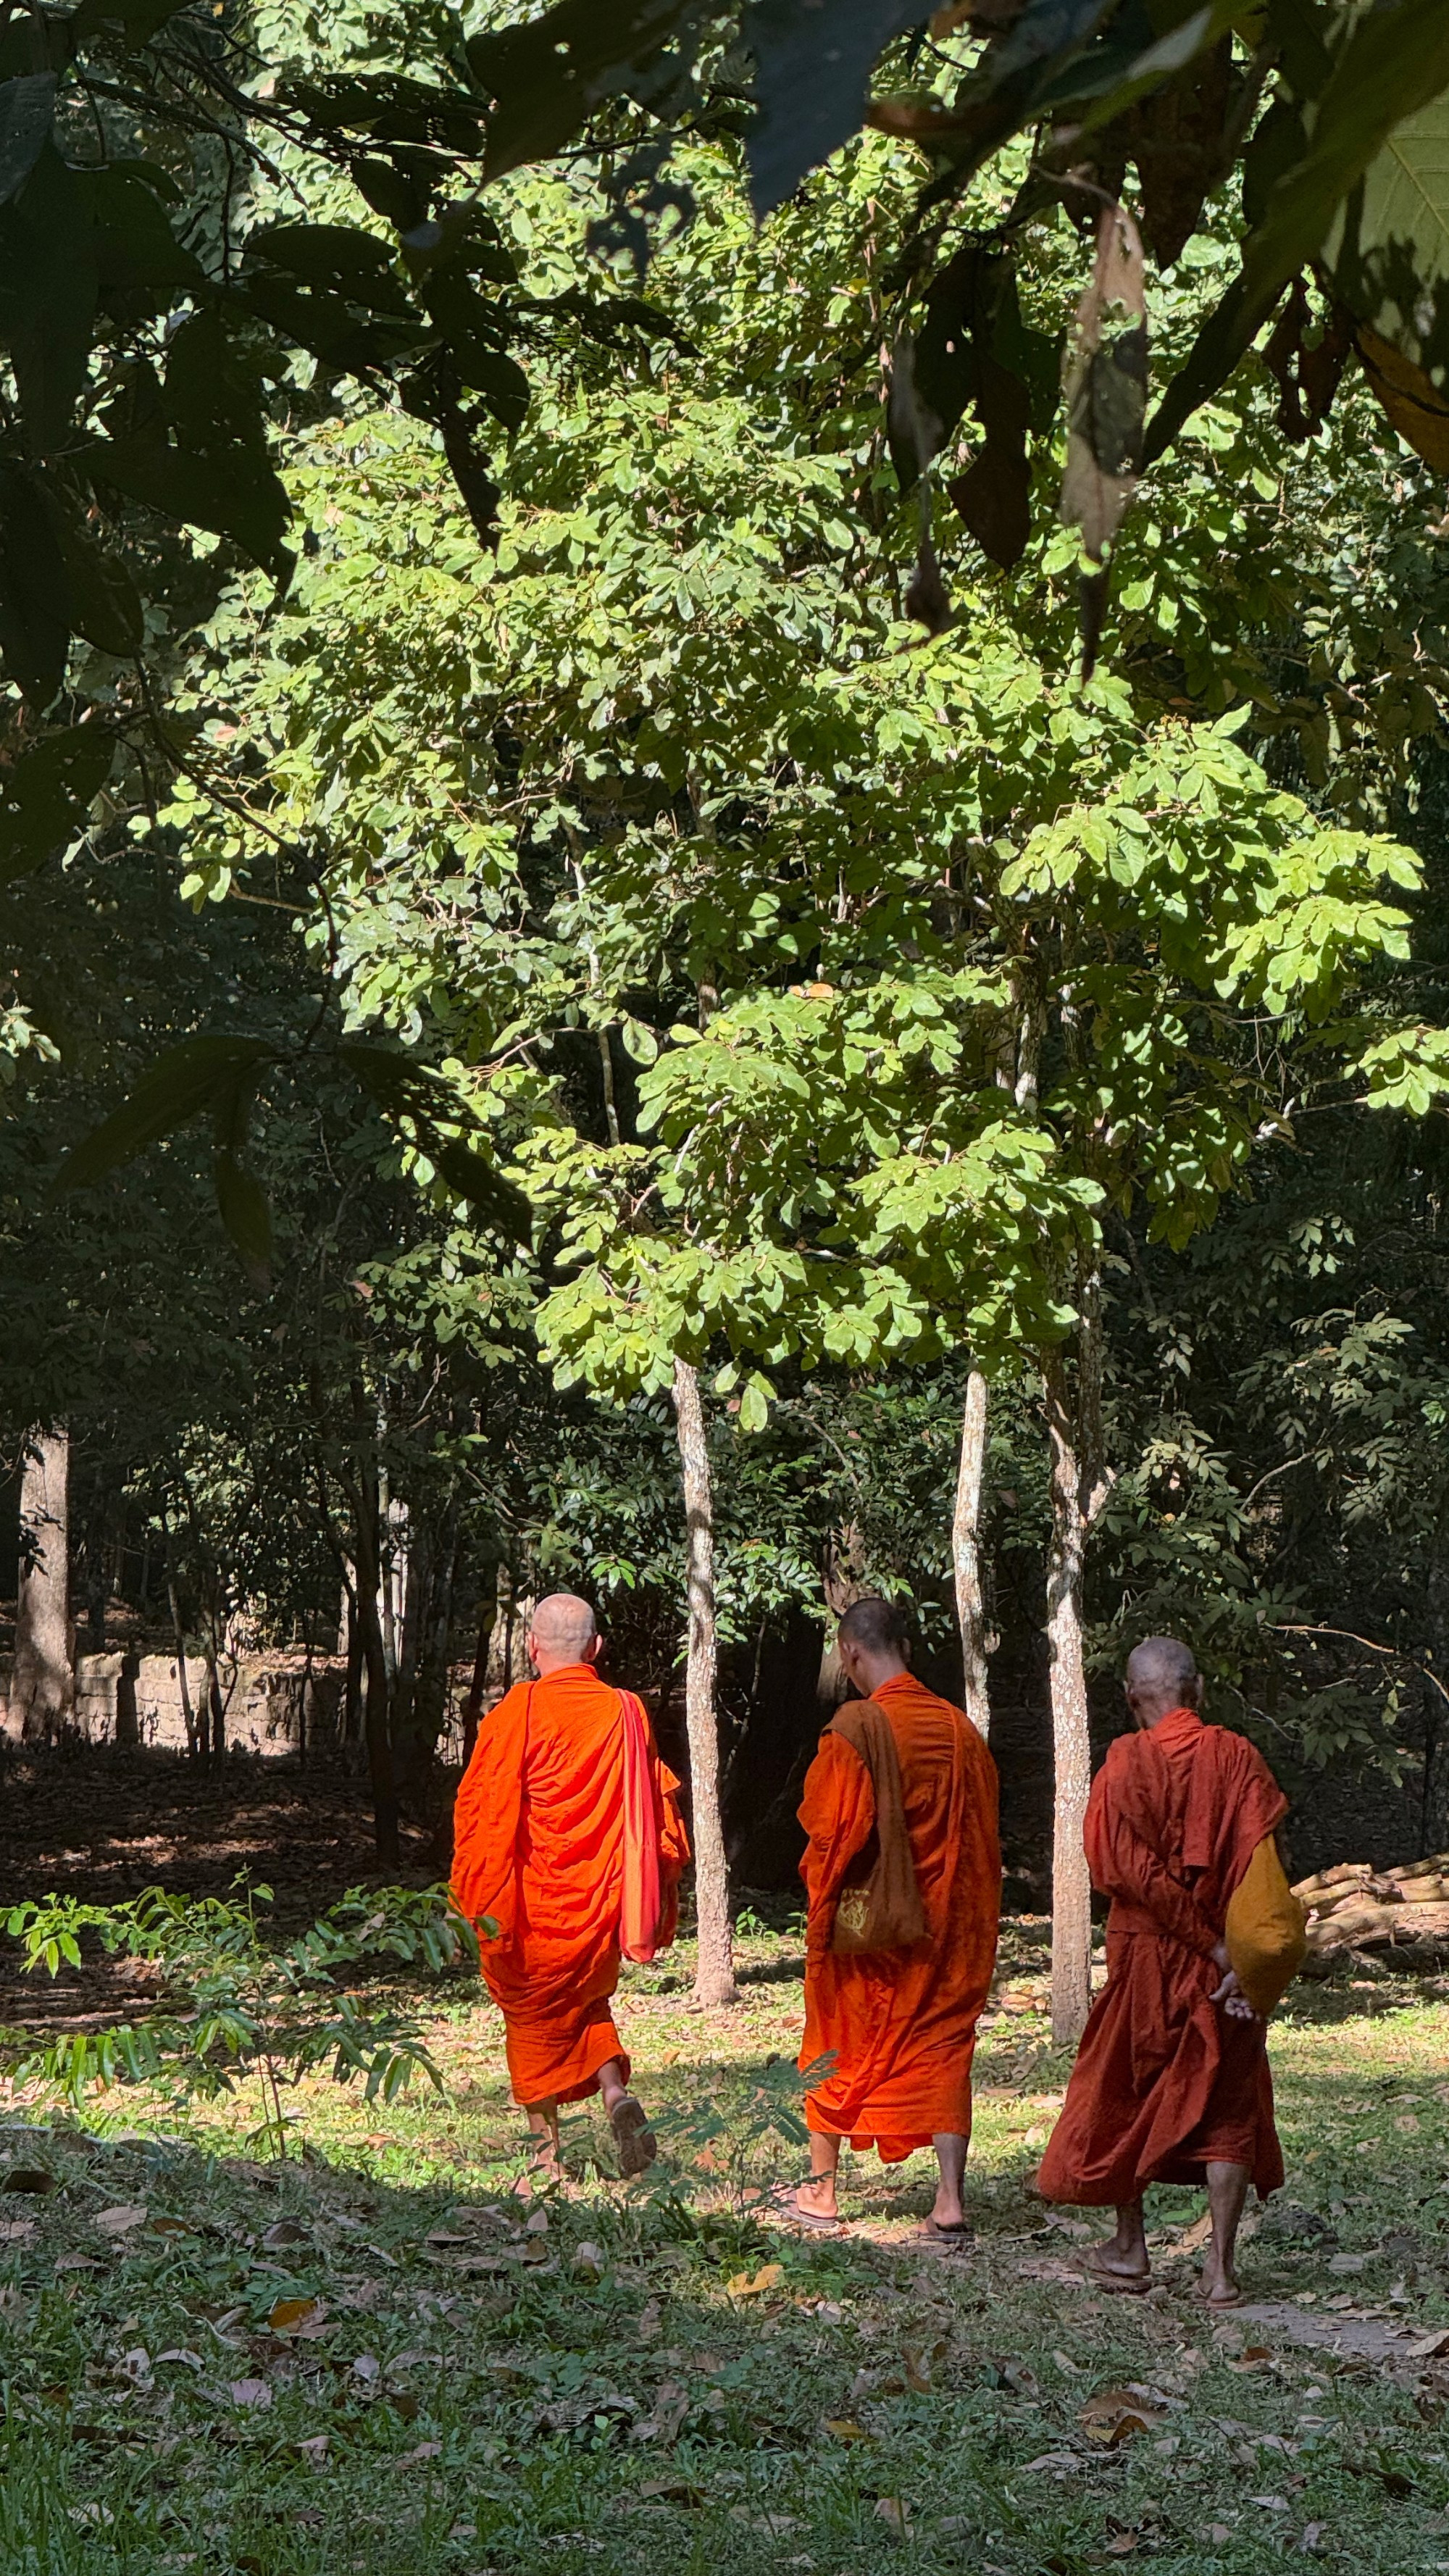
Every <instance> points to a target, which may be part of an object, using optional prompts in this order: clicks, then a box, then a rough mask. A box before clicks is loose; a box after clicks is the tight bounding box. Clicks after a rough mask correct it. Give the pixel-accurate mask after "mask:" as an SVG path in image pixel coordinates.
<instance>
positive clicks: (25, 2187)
mask: <svg viewBox="0 0 1449 2576" xmlns="http://www.w3.org/2000/svg"><path fill="white" fill-rule="evenodd" d="M54 2189H55V2176H54V2174H53V2173H47V2172H46V2170H45V2167H44V2165H16V2166H14V2167H13V2169H12V2170H11V2171H10V2172H9V2173H8V2174H5V2175H3V2176H0V2191H33V2192H47V2191H54Z"/></svg>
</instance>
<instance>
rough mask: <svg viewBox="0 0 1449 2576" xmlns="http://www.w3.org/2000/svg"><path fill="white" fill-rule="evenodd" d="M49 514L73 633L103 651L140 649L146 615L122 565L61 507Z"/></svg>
mask: <svg viewBox="0 0 1449 2576" xmlns="http://www.w3.org/2000/svg"><path fill="white" fill-rule="evenodd" d="M51 515H52V525H53V527H54V529H55V535H56V541H57V543H58V545H59V547H60V552H61V559H62V562H63V563H64V565H65V595H66V605H67V608H68V610H69V613H70V623H71V625H72V627H73V628H74V630H75V632H76V634H77V635H83V636H84V637H85V640H86V642H87V643H88V644H94V645H95V646H96V648H97V650H98V651H99V652H102V653H114V654H116V655H118V656H130V655H131V654H133V653H138V652H139V651H140V649H141V645H142V642H143V641H144V638H145V632H146V616H145V611H144V609H143V607H142V605H141V594H140V592H139V591H138V590H137V588H136V585H135V583H134V581H133V580H132V578H131V575H130V573H129V572H128V571H127V569H126V566H125V565H124V564H123V563H119V562H117V560H116V558H115V556H114V555H109V554H106V553H105V552H104V551H103V550H102V548H101V547H100V546H98V545H96V544H95V543H94V542H93V540H92V539H91V537H90V535H89V534H88V532H87V531H86V530H85V529H84V528H82V527H80V526H78V525H77V524H76V522H75V521H74V520H71V519H67V518H66V517H65V516H64V514H63V512H62V511H61V510H60V509H58V508H57V509H55V510H53V512H52V514H51Z"/></svg>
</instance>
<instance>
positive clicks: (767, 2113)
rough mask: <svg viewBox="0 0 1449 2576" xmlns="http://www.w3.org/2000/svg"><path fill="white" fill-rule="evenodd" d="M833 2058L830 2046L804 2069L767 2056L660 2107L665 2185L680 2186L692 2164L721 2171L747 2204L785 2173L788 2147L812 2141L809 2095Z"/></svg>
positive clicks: (736, 2197) (732, 2196)
mask: <svg viewBox="0 0 1449 2576" xmlns="http://www.w3.org/2000/svg"><path fill="white" fill-rule="evenodd" d="M834 2064H835V2056H834V2052H833V2051H831V2052H830V2053H829V2054H828V2055H827V2056H825V2057H820V2058H817V2059H816V2060H815V2062H814V2063H813V2065H810V2066H807V2067H806V2068H805V2070H804V2072H803V2074H802V2073H801V2072H799V2071H798V2070H797V2068H796V2067H795V2065H794V2063H793V2061H792V2060H790V2059H787V2058H782V2057H775V2056H772V2057H768V2058H766V2060H765V2062H764V2064H763V2066H755V2067H750V2068H748V2069H744V2068H742V2069H740V2070H738V2071H737V2072H736V2073H734V2074H733V2075H731V2076H724V2077H722V2079H721V2081H720V2082H719V2084H718V2086H717V2088H716V2089H715V2090H714V2091H712V2092H711V2093H708V2094H705V2095H703V2096H701V2097H700V2098H699V2099H698V2100H697V2101H695V2102H692V2103H689V2104H688V2105H683V2106H681V2107H680V2108H679V2109H678V2110H673V2111H663V2112H660V2113H659V2114H658V2116H657V2117H656V2118H655V2121H654V2124H653V2125H654V2132H655V2135H656V2136H657V2138H658V2140H659V2143H660V2145H661V2147H662V2148H663V2149H664V2151H665V2152H664V2157H663V2159H661V2169H660V2182H661V2184H662V2186H663V2188H664V2189H665V2190H667V2191H673V2190H675V2189H676V2188H677V2184H678V2180H679V2169H680V2167H681V2166H685V2165H693V2166H695V2167H696V2168H702V2169H703V2170H704V2171H705V2172H707V2173H709V2174H710V2175H712V2176H713V2177H714V2178H715V2180H716V2182H717V2184H718V2186H719V2188H720V2189H721V2190H722V2191H723V2192H725V2193H727V2195H728V2198H729V2202H730V2205H731V2207H732V2208H734V2209H736V2210H739V2211H743V2210H745V2209H746V2208H747V2207H748V2206H749V2205H750V2203H751V2202H752V2201H753V2200H755V2199H756V2198H758V2195H759V2193H760V2191H761V2190H762V2189H764V2188H766V2187H767V2186H768V2185H769V2184H771V2183H773V2182H775V2181H776V2180H777V2179H778V2174H779V2167H780V2160H781V2150H782V2149H784V2150H787V2151H788V2152H790V2153H792V2154H793V2153H796V2152H798V2150H799V2149H800V2148H801V2147H804V2146H808V2144H809V2140H810V2132H809V2130H808V2128H807V2127H806V2125H805V2122H804V2120H803V2119H802V2118H801V2116H800V2113H801V2106H802V2096H803V2095H804V2094H806V2093H811V2092H813V2091H814V2089H815V2087H816V2085H817V2084H821V2083H823V2082H824V2080H825V2078H826V2076H827V2075H828V2074H829V2073H830V2071H831V2069H832V2067H833V2066H834Z"/></svg>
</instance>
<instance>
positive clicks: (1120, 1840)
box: [1036, 1708, 1288, 2208]
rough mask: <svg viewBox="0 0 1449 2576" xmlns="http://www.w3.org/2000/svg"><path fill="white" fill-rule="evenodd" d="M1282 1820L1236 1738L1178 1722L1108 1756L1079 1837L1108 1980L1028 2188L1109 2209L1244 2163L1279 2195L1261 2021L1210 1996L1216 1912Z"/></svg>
mask: <svg viewBox="0 0 1449 2576" xmlns="http://www.w3.org/2000/svg"><path fill="white" fill-rule="evenodd" d="M1287 1807H1288V1801H1287V1799H1286V1798H1285V1797H1284V1795H1283V1792H1282V1790H1281V1789H1280V1788H1279V1786H1278V1783H1277V1781H1276V1780H1275V1779H1274V1777H1273V1774H1272V1772H1271V1771H1270V1770H1269V1768H1268V1765H1267V1763H1266V1762H1265V1761H1264V1760H1263V1757H1262V1755H1261V1753H1259V1752H1258V1751H1257V1750H1256V1749H1255V1747H1254V1746H1253V1745H1251V1744H1249V1743H1248V1741H1247V1739H1246V1737H1244V1736H1241V1735H1234V1734H1233V1733H1231V1732H1230V1730H1229V1729H1228V1728H1226V1727H1221V1726H1204V1724H1203V1722H1202V1720H1201V1718H1200V1717H1199V1716H1198V1715H1197V1713H1196V1711H1195V1710H1193V1709H1188V1708H1179V1709H1173V1710H1172V1711H1171V1712H1170V1713H1169V1715H1168V1716H1166V1717H1164V1718H1163V1719H1162V1720H1161V1721H1160V1722H1159V1724H1158V1725H1156V1726H1154V1727H1152V1728H1150V1729H1148V1730H1146V1731H1144V1732H1142V1733H1138V1734H1133V1735H1123V1736H1119V1737H1118V1739H1117V1741H1116V1743H1115V1744H1113V1745H1112V1746H1111V1748H1110V1750H1109V1752H1108V1755H1107V1759H1106V1761H1105V1762H1104V1763H1103V1765H1102V1768H1101V1770H1100V1771H1099V1772H1098V1774H1097V1777H1096V1780H1095V1781H1094V1782H1093V1785H1092V1794H1091V1798H1090V1800H1089V1801H1088V1805H1087V1821H1086V1828H1085V1840H1086V1846H1087V1859H1088V1861H1089V1863H1090V1865H1091V1871H1092V1878H1093V1882H1094V1884H1095V1885H1096V1886H1097V1887H1099V1888H1100V1889H1101V1890H1102V1891H1103V1893H1104V1894H1105V1895H1107V1896H1110V1897H1111V1899H1112V1908H1111V1912H1110V1914H1109V1915H1108V1917H1107V1983H1106V1985H1105V1987H1104V1988H1103V1991H1102V1993H1101V1994H1100V1995H1099V1996H1098V1998H1097V2000H1096V2002H1095V2004H1094V2005H1093V2007H1092V2011H1091V2015H1090V2018H1089V2020H1088V2022H1087V2027H1086V2029H1085V2031H1084V2032H1083V2034H1082V2045H1081V2049H1080V2051H1079V2053H1078V2056H1077V2062H1076V2065H1075V2067H1074V2068H1073V2070H1072V2078H1071V2082H1070V2083H1069V2084H1068V2086H1067V2096H1066V2101H1065V2103H1064V2105H1063V2107H1062V2115H1061V2118H1060V2119H1059V2120H1058V2122H1057V2125H1056V2127H1055V2129H1054V2130H1053V2132H1052V2136H1051V2139H1050V2142H1049V2144H1048V2146H1047V2151H1046V2154H1045V2156H1044V2157H1043V2159H1042V2165H1041V2170H1040V2172H1039V2174H1038V2176H1037V2183H1036V2187H1037V2189H1038V2191H1039V2192H1040V2193H1041V2194H1042V2196H1043V2198H1044V2199H1046V2200H1064V2201H1074V2202H1077V2203H1079V2204H1081V2205H1084V2206H1086V2207H1088V2208H1104V2207H1121V2206H1122V2205H1123V2204H1124V2203H1125V2202H1128V2201H1133V2200H1136V2199H1137V2197H1138V2196H1139V2194H1140V2193H1141V2192H1142V2190H1143V2189H1144V2187H1145V2185H1146V2184H1148V2183H1152V2182H1177V2183H1182V2182H1197V2183H1200V2182H1203V2181H1204V2180H1205V2179H1206V2174H1205V2170H1204V2168H1205V2167H1206V2166H1207V2165H1208V2164H1209V2163H1219V2162H1221V2163H1224V2164H1235V2165H1246V2166H1247V2167H1248V2170H1249V2173H1250V2175H1251V2177H1252V2180H1253V2183H1254V2185H1255V2187H1256V2189H1257V2192H1258V2194H1259V2197H1260V2198H1263V2197H1265V2196H1266V2194H1267V2193H1269V2192H1270V2191H1276V2190H1277V2189H1278V2186H1279V2185H1280V2183H1281V2182H1282V2180H1283V2154H1282V2149H1281V2148H1280V2146H1279V2144H1278V2133H1277V2130H1276V2129H1275V2127H1274V2125H1273V2084H1272V2078H1271V2076H1270V2074H1269V2072H1268V2052H1267V2047H1266V2045H1265V2033H1264V2028H1263V2024H1262V2023H1261V2022H1259V2021H1239V2020H1237V2019H1234V2018H1232V2017H1231V2016H1229V2015H1228V2014H1227V2013H1225V2012H1223V2011H1222V2009H1221V2007H1220V2006H1218V2005H1217V2004H1214V2003H1213V2002H1211V2000H1210V1997H1211V1996H1212V1993H1213V1990H1214V1988H1215V1987H1216V1986H1218V1985H1219V1984H1220V1983H1221V1982H1222V1975H1223V1972H1222V1970H1221V1969H1220V1968H1219V1967H1217V1966H1216V1964H1215V1963H1214V1960H1213V1956H1212V1953H1213V1950H1214V1948H1215V1946H1216V1945H1217V1943H1218V1942H1220V1941H1221V1940H1222V1937H1223V1925H1224V1922H1225V1920H1226V1917H1227V1910H1228V1899H1229V1897H1230V1896H1231V1895H1232V1893H1233V1890H1234V1888H1235V1887H1236V1886H1237V1884H1238V1881H1239V1880H1240V1879H1241V1878H1242V1876H1243V1873H1244V1871H1245V1870H1246V1869H1247V1867H1248V1863H1249V1862H1250V1861H1251V1859H1252V1857H1253V1854H1254V1852H1255V1851H1256V1850H1257V1848H1258V1846H1259V1844H1260V1843H1261V1842H1263V1841H1264V1840H1265V1838H1266V1837H1267V1836H1268V1835H1269V1834H1271V1833H1272V1831H1273V1829H1274V1827H1275V1826H1276V1825H1277V1824H1278V1823H1279V1821H1280V1820H1281V1818H1282V1817H1283V1816H1284V1815H1285V1814H1286V1812H1287Z"/></svg>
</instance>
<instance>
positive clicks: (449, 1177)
mask: <svg viewBox="0 0 1449 2576" xmlns="http://www.w3.org/2000/svg"><path fill="white" fill-rule="evenodd" d="M428 1160H429V1161H430V1162H431V1163H432V1164H433V1166H434V1168H435V1170H437V1171H438V1172H440V1173H441V1174H442V1177H443V1179H444V1180H445V1181H446V1182H447V1184H448V1187H449V1189H451V1190H456V1191H457V1193H458V1196H459V1198H460V1199H466V1200H467V1202H468V1205H469V1207H470V1208H471V1209H472V1211H473V1214H474V1215H475V1216H476V1217H478V1218H480V1219H481V1220H482V1222H483V1223H484V1224H485V1225H488V1226H491V1227H492V1228H493V1229H494V1231H495V1232H496V1233H498V1234H503V1235H506V1236H507V1237H508V1239H509V1241H510V1242H511V1243H525V1244H526V1243H531V1242H532V1240H533V1211H532V1209H531V1208H530V1207H529V1204H528V1201H527V1199H526V1198H525V1197H524V1195H523V1192H522V1190H520V1189H518V1188H516V1187H515V1185H514V1183H513V1182H512V1181H508V1180H505V1179H504V1177H503V1174H502V1173H501V1172H500V1171H498V1170H496V1169H495V1167H494V1165H493V1164H492V1163H490V1162H487V1161H485V1159H484V1157H483V1156H482V1155H481V1154H479V1153H476V1152H475V1151H474V1149H473V1147H472V1146H471V1145H462V1144H457V1143H455V1142H453V1141H451V1140H449V1141H446V1142H443V1143H439V1144H430V1145H429V1147H428Z"/></svg>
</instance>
